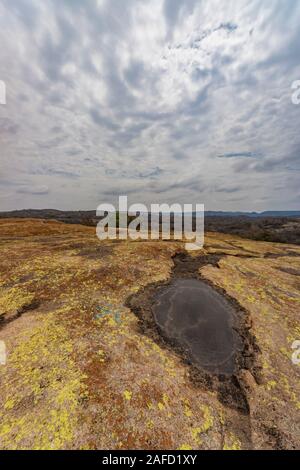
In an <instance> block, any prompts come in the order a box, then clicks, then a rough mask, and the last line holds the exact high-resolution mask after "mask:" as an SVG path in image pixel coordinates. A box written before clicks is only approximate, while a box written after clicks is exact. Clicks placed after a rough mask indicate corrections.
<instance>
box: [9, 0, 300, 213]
mask: <svg viewBox="0 0 300 470" xmlns="http://www.w3.org/2000/svg"><path fill="white" fill-rule="evenodd" d="M299 26H300V3H299V2H295V1H294V0H274V1H272V2H267V1H266V2H260V1H258V0H252V1H250V2H249V1H248V0H239V1H238V2H237V1H233V0H232V1H226V2H225V1H222V0H211V1H209V2H203V1H201V2H198V1H194V0H182V1H181V0H180V1H179V0H171V1H170V0H165V1H163V0H126V2H124V1H123V0H122V1H121V0H110V1H105V0H103V1H97V2H94V1H92V0H86V1H85V2H84V3H83V2H81V1H79V0H73V1H70V0H60V1H58V0H52V1H50V0H48V1H47V0H45V1H44V2H39V1H37V0H36V1H34V0H31V1H29V0H3V1H2V3H1V5H0V40H1V44H2V47H1V51H0V64H1V69H0V70H1V72H0V80H3V81H5V83H6V86H7V105H6V106H1V107H0V138H1V155H0V159H1V169H0V172H1V174H0V184H1V181H2V185H3V184H4V182H6V183H5V184H6V186H3V187H4V191H2V192H1V193H2V194H7V191H6V189H5V188H6V187H7V184H8V183H9V182H10V183H11V184H10V186H9V194H10V195H11V197H10V198H8V197H5V199H3V198H1V207H0V209H2V210H5V209H14V208H22V207H41V206H43V207H51V206H52V207H56V208H62V209H69V208H70V209H71V208H73V209H77V208H80V209H91V208H96V207H97V205H98V204H99V203H100V202H101V200H102V199H105V200H109V199H110V198H113V195H114V193H116V194H117V193H118V192H119V191H120V190H124V191H127V192H128V193H130V194H131V197H132V199H137V200H139V201H141V202H145V203H151V202H171V201H174V202H199V203H202V202H204V203H205V204H206V206H207V208H208V209H230V210H235V209H236V210H264V209H276V208H277V209H285V208H288V209H293V208H294V209H297V208H298V203H299V201H298V200H297V199H295V187H296V184H297V180H298V178H299V177H298V174H299V173H298V172H299V167H300V162H299V158H300V156H299V152H300V137H299V113H300V107H299V106H293V105H292V103H291V96H290V95H291V84H292V82H293V81H294V80H297V79H300V64H299V60H298V57H299V50H300V38H299V34H298V31H299ZM246 154H251V155H254V156H255V158H244V155H246ZM220 155H224V156H225V155H227V156H228V155H236V156H235V157H234V158H222V159H220V158H218V156H220ZM24 180H25V183H26V184H24ZM198 181H199V184H198V183H197V182H198ZM279 183H280V184H281V185H282V186H283V187H284V186H285V187H286V188H287V190H284V191H283V190H282V191H278V189H276V188H277V187H278V185H279ZM28 185H29V186H28ZM30 185H32V188H37V190H36V191H34V190H32V191H29V190H28V191H27V189H26V188H28V187H29V188H30ZM40 188H44V189H45V188H47V191H46V189H45V191H40V190H39V189H40ZM42 193H43V194H42ZM233 193H234V194H233ZM253 194H255V197H256V202H255V201H254V200H253ZM41 196H42V197H41Z"/></svg>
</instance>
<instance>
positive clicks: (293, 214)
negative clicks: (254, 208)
mask: <svg viewBox="0 0 300 470" xmlns="http://www.w3.org/2000/svg"><path fill="white" fill-rule="evenodd" d="M205 216H206V217H300V211H265V212H222V211H206V212H205Z"/></svg>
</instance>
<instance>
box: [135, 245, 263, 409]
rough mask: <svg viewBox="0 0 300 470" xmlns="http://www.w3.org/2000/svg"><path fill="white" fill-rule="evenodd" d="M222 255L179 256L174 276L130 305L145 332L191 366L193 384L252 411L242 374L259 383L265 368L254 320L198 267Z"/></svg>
mask: <svg viewBox="0 0 300 470" xmlns="http://www.w3.org/2000/svg"><path fill="white" fill-rule="evenodd" d="M222 256H223V255H222V254H218V255H215V254H212V255H204V254H200V255H199V256H191V255H189V254H188V253H178V254H176V255H175V256H174V257H173V261H174V267H173V270H172V274H171V278H170V280H169V281H167V282H162V283H155V284H151V285H149V286H147V287H146V288H145V289H142V290H141V291H140V292H138V293H137V294H134V295H132V296H131V297H130V298H129V299H128V300H127V302H126V305H127V306H128V307H129V308H130V309H131V310H132V311H133V312H134V313H135V314H136V316H137V317H138V319H139V327H140V330H141V332H142V333H143V334H145V335H146V336H148V337H150V338H151V339H152V340H154V341H155V342H156V343H157V344H159V345H160V346H161V347H165V348H168V349H171V350H173V351H175V352H176V353H177V354H178V355H179V356H180V357H181V358H182V360H183V362H184V363H185V364H187V365H188V366H189V376H190V379H191V381H192V382H193V384H194V385H195V386H200V387H203V388H206V389H208V390H214V391H217V393H218V398H219V400H220V402H221V403H222V404H223V405H225V406H227V407H229V408H232V409H234V410H237V411H238V412H239V413H242V414H243V415H248V414H249V405H248V398H247V394H248V392H247V387H248V385H247V383H245V382H244V375H245V374H244V373H245V372H246V371H247V372H248V373H250V374H251V375H252V377H253V378H254V380H255V381H256V382H258V383H259V381H260V370H261V368H260V365H259V361H257V357H258V354H259V348H258V347H257V345H256V341H255V338H254V337H253V335H252V334H251V333H250V329H251V319H250V317H249V315H248V313H247V312H246V311H245V310H244V309H243V308H242V307H241V306H240V305H239V303H238V302H237V301H236V300H235V299H232V298H231V297H229V296H228V295H227V294H226V292H225V291H223V290H222V289H219V288H217V287H216V286H214V285H212V284H210V283H209V282H208V281H207V280H206V279H203V278H202V277H201V274H200V271H199V270H200V268H202V267H203V266H206V265H213V266H215V267H218V263H219V261H220V259H221V258H222Z"/></svg>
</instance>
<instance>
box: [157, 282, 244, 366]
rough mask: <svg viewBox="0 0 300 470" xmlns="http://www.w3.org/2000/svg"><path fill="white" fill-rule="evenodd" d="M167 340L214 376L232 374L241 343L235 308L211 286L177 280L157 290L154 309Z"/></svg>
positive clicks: (158, 323)
mask: <svg viewBox="0 0 300 470" xmlns="http://www.w3.org/2000/svg"><path fill="white" fill-rule="evenodd" d="M152 310H153V314H154V318H155V321H156V323H157V325H158V327H159V328H160V330H161V331H162V333H163V335H164V336H165V338H168V339H169V340H171V341H172V342H176V343H177V344H178V346H179V347H181V348H182V349H184V350H185V352H186V355H187V357H189V358H190V360H191V362H192V363H193V364H195V365H198V366H199V367H202V368H203V369H205V370H206V371H208V372H211V373H213V374H224V375H232V374H233V373H234V371H235V363H236V351H237V349H239V350H241V348H242V342H241V339H240V337H239V335H238V334H237V333H236V332H235V331H234V329H233V326H234V309H233V307H232V306H231V305H230V303H229V302H228V301H227V300H226V299H225V298H224V297H223V296H222V295H221V294H219V293H218V292H216V291H215V290H214V289H213V288H212V287H211V286H209V285H208V284H205V283H204V282H202V281H200V280H197V279H184V278H183V279H175V280H174V281H173V282H172V283H171V284H169V285H168V286H166V287H162V288H161V289H159V290H158V292H157V295H156V298H155V300H154V304H153V307H152Z"/></svg>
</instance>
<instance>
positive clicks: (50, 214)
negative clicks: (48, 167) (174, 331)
mask: <svg viewBox="0 0 300 470" xmlns="http://www.w3.org/2000/svg"><path fill="white" fill-rule="evenodd" d="M205 216H206V217H253V218H254V217H296V218H298V217H300V211H265V212H226V211H205ZM7 217H16V218H33V219H35V218H41V219H56V220H62V221H65V220H68V221H69V222H71V221H73V223H78V222H74V220H77V221H78V220H82V219H83V220H85V219H94V218H96V211H95V210H94V211H60V210H57V209H22V210H16V211H9V212H0V218H7Z"/></svg>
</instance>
